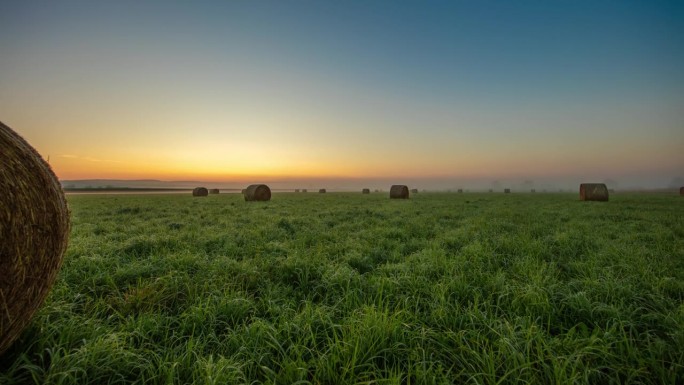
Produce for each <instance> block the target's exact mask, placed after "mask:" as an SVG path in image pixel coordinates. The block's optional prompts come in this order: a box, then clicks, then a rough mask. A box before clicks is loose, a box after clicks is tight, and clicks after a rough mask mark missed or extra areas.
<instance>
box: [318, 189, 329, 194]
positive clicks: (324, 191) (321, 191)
mask: <svg viewBox="0 0 684 385" xmlns="http://www.w3.org/2000/svg"><path fill="white" fill-rule="evenodd" d="M326 192H327V191H326V190H325V189H324V188H322V189H320V190H318V193H319V194H325V193H326Z"/></svg>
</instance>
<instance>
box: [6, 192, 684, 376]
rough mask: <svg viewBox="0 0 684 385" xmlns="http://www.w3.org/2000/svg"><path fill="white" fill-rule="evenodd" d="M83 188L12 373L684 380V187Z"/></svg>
mask: <svg viewBox="0 0 684 385" xmlns="http://www.w3.org/2000/svg"><path fill="white" fill-rule="evenodd" d="M69 203H70V205H71V209H72V221H73V226H72V234H71V240H70V246H69V249H68V251H67V255H66V258H65V263H64V266H63V268H62V270H61V273H60V275H59V278H58V281H57V283H56V284H55V286H54V288H53V290H52V292H51V295H50V297H49V298H48V300H47V301H46V303H45V305H44V306H43V308H42V309H41V311H40V312H39V313H38V314H37V315H36V317H35V318H34V320H33V322H32V324H31V325H30V327H29V328H28V329H27V330H26V331H25V332H24V333H23V335H22V336H21V338H20V339H19V340H18V341H17V342H16V343H15V345H14V346H13V347H12V348H11V349H10V350H9V351H8V352H7V353H6V355H5V356H4V357H3V358H2V360H0V383H1V384H13V383H37V384H75V383H78V384H105V383H141V384H142V383H147V384H167V383H168V384H172V383H173V384H190V383H196V384H232V383H274V384H275V383H277V384H292V383H299V384H304V383H313V384H355V383H383V384H441V383H464V384H530V383H533V384H534V383H538V384H578V383H580V384H581V383H594V384H611V383H613V384H618V383H620V384H627V383H634V384H636V383H651V384H673V385H674V384H682V383H684V198H682V197H679V196H673V195H664V194H650V195H647V194H642V195H639V194H633V195H628V194H624V195H621V194H616V195H613V196H612V197H611V201H610V202H607V203H599V202H580V201H578V197H577V194H510V195H504V194H487V193H484V194H437V193H432V194H430V193H421V194H416V195H414V196H412V199H410V200H407V201H390V200H389V199H387V196H386V194H384V193H383V194H371V195H361V194H360V193H329V194H312V193H308V194H295V193H281V194H274V196H273V200H272V201H270V202H265V203H264V202H244V201H243V200H242V197H241V196H240V195H238V194H225V195H218V196H209V197H205V198H192V197H190V196H189V195H144V196H143V195H137V196H136V195H110V196H104V195H98V196H70V197H69Z"/></svg>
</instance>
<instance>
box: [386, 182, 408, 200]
mask: <svg viewBox="0 0 684 385" xmlns="http://www.w3.org/2000/svg"><path fill="white" fill-rule="evenodd" d="M408 197H409V189H408V187H406V186H405V185H403V184H395V185H392V187H391V188H390V199H408Z"/></svg>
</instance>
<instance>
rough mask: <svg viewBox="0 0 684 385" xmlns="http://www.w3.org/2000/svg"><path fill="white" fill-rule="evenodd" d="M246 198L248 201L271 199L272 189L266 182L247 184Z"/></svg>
mask: <svg viewBox="0 0 684 385" xmlns="http://www.w3.org/2000/svg"><path fill="white" fill-rule="evenodd" d="M245 200H246V201H261V202H265V201H270V200H271V189H270V188H268V186H266V185H265V184H253V185H249V186H247V188H246V189H245Z"/></svg>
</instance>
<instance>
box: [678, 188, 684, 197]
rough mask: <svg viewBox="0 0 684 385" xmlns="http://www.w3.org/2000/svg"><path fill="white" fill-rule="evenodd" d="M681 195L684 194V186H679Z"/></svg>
mask: <svg viewBox="0 0 684 385" xmlns="http://www.w3.org/2000/svg"><path fill="white" fill-rule="evenodd" d="M679 195H680V196H684V187H680V188H679Z"/></svg>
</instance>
